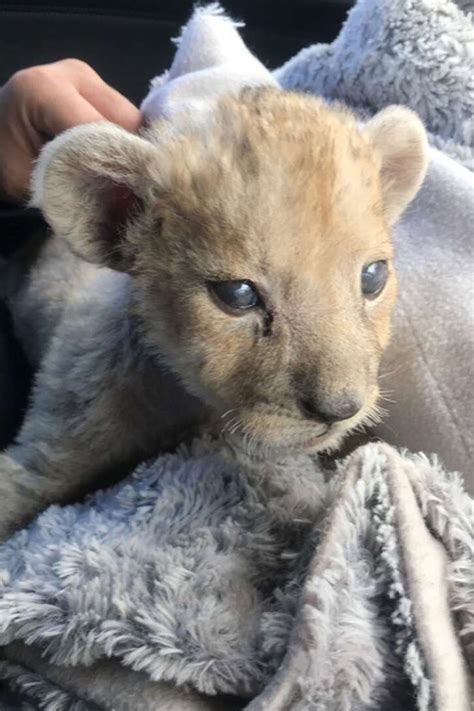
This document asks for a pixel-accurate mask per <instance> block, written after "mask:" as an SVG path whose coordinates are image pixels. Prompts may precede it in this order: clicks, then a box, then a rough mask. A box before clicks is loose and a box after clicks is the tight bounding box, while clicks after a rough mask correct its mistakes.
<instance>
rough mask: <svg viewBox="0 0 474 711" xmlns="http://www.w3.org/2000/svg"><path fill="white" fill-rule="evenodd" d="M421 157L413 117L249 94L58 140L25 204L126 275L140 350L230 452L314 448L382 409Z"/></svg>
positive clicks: (420, 135)
mask: <svg viewBox="0 0 474 711" xmlns="http://www.w3.org/2000/svg"><path fill="white" fill-rule="evenodd" d="M61 141H62V143H60V142H61ZM54 143H57V146H56V148H55V147H54ZM425 164H426V146H425V136H424V131H423V128H422V127H421V124H420V122H419V121H418V119H416V117H414V115H413V114H412V113H411V112H409V111H407V110H404V109H399V108H393V109H388V110H386V111H385V112H382V113H381V114H379V115H378V116H377V117H375V119H373V120H372V121H370V122H369V123H368V124H367V125H366V126H365V127H364V128H362V129H360V128H358V127H357V125H356V123H355V121H354V119H353V118H352V117H351V116H350V115H348V114H347V113H345V112H343V111H340V110H336V109H330V108H328V107H326V106H324V105H323V104H322V103H320V102H319V101H317V100H315V99H311V98H308V97H302V96H298V95H295V94H288V93H283V92H279V91H277V90H274V89H259V90H254V89H252V90H245V91H244V92H243V93H242V94H241V95H240V96H239V97H237V98H233V97H227V98H225V99H224V100H223V101H222V102H221V103H220V105H219V106H218V108H217V110H215V112H214V113H213V114H212V116H210V117H209V121H206V122H202V121H201V122H199V123H197V124H196V125H195V126H192V127H188V128H187V129H186V130H182V131H179V132H178V131H172V130H171V129H170V128H169V127H168V126H167V125H166V124H164V123H163V124H161V123H159V124H156V125H155V126H153V127H152V128H151V129H150V131H149V132H148V134H147V136H146V139H145V138H138V137H136V136H131V135H129V134H126V133H125V132H123V131H120V130H119V129H117V128H115V127H112V126H107V125H96V126H93V127H92V126H89V127H86V128H84V127H82V128H81V129H75V130H73V131H71V132H69V133H68V134H65V135H64V136H63V137H60V138H59V139H56V141H55V142H53V144H51V146H50V147H49V148H48V149H46V151H45V156H44V158H43V168H42V173H41V163H40V166H39V168H38V170H37V193H36V200H37V204H38V203H40V204H41V206H42V207H43V210H44V213H45V215H46V217H47V219H48V220H49V221H50V223H51V225H52V226H53V228H54V229H55V231H56V232H57V233H60V234H63V235H64V234H65V235H67V236H68V239H69V240H70V243H71V246H72V248H73V249H74V250H75V251H76V252H77V253H79V254H81V255H82V256H84V257H85V258H87V259H89V260H93V261H96V262H98V263H101V264H105V265H108V266H112V267H113V268H118V269H122V270H126V271H128V272H129V273H130V274H131V275H132V278H133V303H134V311H135V314H136V317H137V321H138V323H139V324H140V329H141V332H142V335H143V337H144V338H145V340H146V342H147V344H148V347H149V348H151V349H154V350H155V351H156V352H157V354H160V357H164V358H165V360H166V362H167V363H168V365H169V366H170V367H171V368H172V369H173V370H174V371H175V372H176V373H177V374H178V375H179V376H180V378H181V379H182V381H183V383H184V384H185V386H186V388H187V389H188V390H189V391H190V392H192V393H193V394H195V395H197V396H198V397H200V398H202V399H203V400H204V401H205V402H206V403H208V404H209V405H211V407H212V410H213V411H214V412H215V415H216V421H218V422H219V423H220V427H221V428H222V430H223V431H224V432H226V433H228V436H231V437H233V438H234V440H235V441H236V443H237V444H238V445H241V446H242V447H245V448H246V449H248V450H249V451H251V452H253V453H255V452H263V451H264V452H271V451H273V452H276V453H278V452H283V451H288V450H293V449H298V450H318V449H323V448H328V447H330V446H332V445H335V444H336V443H337V442H338V441H339V440H340V438H341V436H342V435H343V434H344V433H345V432H347V431H348V430H349V429H351V428H353V427H354V426H355V425H357V424H360V423H362V422H364V421H368V420H370V418H371V417H373V416H374V414H375V413H376V403H377V398H378V394H379V390H378V384H377V378H378V369H379V363H380V357H381V354H382V352H383V349H384V347H385V345H386V344H387V340H388V337H389V321H390V312H391V309H392V307H393V303H394V299H395V293H396V278H395V274H394V269H393V264H392V247H391V243H390V237H389V231H390V227H391V225H392V224H393V223H394V221H395V220H396V219H397V218H398V216H399V215H400V213H401V211H402V210H403V209H404V207H405V206H406V205H407V203H408V202H409V201H410V200H411V199H412V198H413V196H414V195H415V193H416V191H417V189H418V187H419V185H420V183H421V180H422V178H423V175H424V171H425ZM66 175H67V176H70V183H69V187H68V188H67V189H66V188H65V187H64V176H66ZM58 176H61V179H62V185H63V186H62V187H59V186H60V182H59V180H58ZM40 183H41V185H40V187H38V185H39V184H40ZM58 191H61V193H62V194H61V196H59V195H58ZM78 191H80V193H79V192H78ZM39 193H41V195H39ZM79 194H80V195H81V202H82V206H84V205H86V209H85V210H83V211H82V212H79V211H78V209H77V207H75V205H76V202H75V201H76V200H77V198H78V196H79ZM66 203H67V205H66Z"/></svg>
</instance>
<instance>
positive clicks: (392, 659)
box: [0, 0, 474, 711]
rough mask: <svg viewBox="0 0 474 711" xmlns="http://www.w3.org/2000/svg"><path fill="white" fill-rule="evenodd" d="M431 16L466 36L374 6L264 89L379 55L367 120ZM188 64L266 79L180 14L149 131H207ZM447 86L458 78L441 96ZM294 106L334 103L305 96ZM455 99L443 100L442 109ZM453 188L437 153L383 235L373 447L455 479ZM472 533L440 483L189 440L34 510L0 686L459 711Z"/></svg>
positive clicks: (462, 373) (464, 313) (93, 698)
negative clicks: (400, 216) (161, 118)
mask: <svg viewBox="0 0 474 711" xmlns="http://www.w3.org/2000/svg"><path fill="white" fill-rule="evenodd" d="M441 5H444V9H445V12H444V15H446V18H448V19H449V22H450V23H451V22H454V21H455V20H456V18H458V19H459V22H460V23H465V20H466V17H465V16H464V15H462V16H461V14H460V13H459V12H458V10H456V8H454V6H452V3H450V2H445V3H439V2H434V1H433V2H421V3H413V2H411V1H408V0H395V1H393V2H391V3H388V2H381V3H379V4H378V5H377V7H379V6H380V7H382V6H383V8H384V11H383V12H378V10H377V7H376V6H375V5H374V3H373V2H371V1H370V0H360V2H359V4H358V7H357V8H356V10H355V11H354V12H353V14H352V15H351V16H350V18H349V20H348V23H347V25H346V28H345V30H344V32H343V35H342V37H343V38H344V36H345V37H346V38H347V37H349V38H350V37H352V40H351V41H350V42H349V40H348V41H347V47H345V41H343V39H341V40H338V41H337V42H339V45H338V43H337V42H336V43H335V45H334V46H333V47H332V48H326V49H322V48H319V49H312V50H311V49H310V50H308V51H307V53H306V55H302V56H300V57H299V58H297V59H296V60H294V62H293V63H292V64H291V66H290V65H289V66H288V67H286V68H284V69H283V70H282V71H281V72H279V73H278V74H277V77H278V79H279V80H280V81H282V82H283V83H284V85H285V86H286V87H287V88H289V87H291V86H293V87H295V88H298V86H299V82H300V79H298V77H303V76H305V72H307V69H308V64H307V60H311V61H310V65H311V66H312V67H313V69H314V67H315V66H317V61H320V70H319V71H320V74H319V76H322V74H324V72H326V71H327V72H328V75H332V73H333V72H334V71H335V68H334V67H333V66H331V62H330V61H329V60H330V59H331V61H332V58H333V57H334V56H335V55H336V54H337V51H338V50H337V48H338V46H341V47H342V49H341V54H338V55H337V57H338V59H337V62H338V63H340V64H341V66H342V67H344V66H345V65H344V62H347V63H348V64H350V65H352V63H353V62H354V61H355V58H356V56H357V55H358V54H363V53H364V51H365V49H366V48H367V47H368V46H370V47H372V49H373V51H374V53H375V56H377V52H379V53H381V55H380V56H382V54H383V53H384V52H385V53H386V54H387V57H386V58H385V59H386V62H387V63H386V65H385V76H384V75H381V74H379V73H378V71H375V68H374V67H375V66H376V65H377V62H376V63H375V65H373V66H372V68H371V69H370V71H367V74H364V71H363V68H364V67H365V66H367V62H368V59H367V57H366V59H364V58H363V57H361V60H360V66H359V71H358V74H357V83H358V84H359V88H358V90H359V91H363V88H362V87H363V85H364V82H365V85H366V86H365V90H364V91H365V93H364V97H365V99H364V102H359V101H355V103H356V104H357V108H360V105H361V103H363V104H364V106H363V109H364V111H368V110H371V109H372V110H374V109H375V108H378V107H379V106H378V103H377V101H375V100H374V101H373V102H371V101H370V100H368V97H369V96H370V94H371V91H372V88H373V87H375V86H376V85H377V82H380V81H385V83H387V81H388V80H389V77H390V75H389V74H388V66H389V58H392V60H393V68H394V69H393V72H392V77H391V78H392V80H393V82H394V83H395V84H396V86H398V87H403V86H404V82H405V79H404V77H405V76H406V72H407V69H406V67H405V65H404V63H403V62H401V61H398V62H397V60H396V58H397V56H398V55H399V54H400V52H401V51H402V49H401V46H400V41H399V40H400V34H399V33H398V34H397V28H398V27H399V25H400V17H402V16H405V21H406V22H405V24H406V23H409V20H410V19H411V20H413V21H414V20H416V18H421V16H419V15H418V14H417V13H419V12H420V11H424V12H425V17H424V19H425V23H424V24H423V22H421V19H418V20H417V23H418V24H417V25H416V26H417V27H418V30H419V34H418V42H417V43H415V45H416V47H418V51H419V53H420V56H419V58H418V61H414V65H415V66H416V65H417V64H419V65H420V66H423V67H424V69H423V71H425V72H427V71H428V69H426V67H425V64H423V62H425V59H426V56H427V53H428V54H429V51H430V44H429V42H428V41H427V39H426V38H427V37H433V41H437V39H438V37H439V32H438V34H437V33H436V32H435V31H434V30H433V32H432V34H430V33H431V30H430V33H427V34H426V33H425V34H426V37H425V34H423V33H424V32H425V30H426V27H427V22H426V20H427V18H428V14H427V13H428V10H430V11H433V12H432V15H430V23H433V25H434V28H436V26H437V25H436V23H442V22H443V16H444V15H443V12H442V11H441ZM434 10H436V12H434ZM456 13H457V14H456ZM390 18H392V20H393V21H392V24H390V25H388V24H387V23H389V21H391V20H390ZM397 18H398V19H397ZM446 21H447V20H446ZM193 23H194V24H193ZM200 23H204V25H205V26H201V27H200V26H199V25H200ZM351 23H352V25H351ZM364 23H365V24H364ZM402 24H403V23H402ZM415 24H416V23H415ZM389 26H390V31H388V29H387V28H388V27H389ZM430 26H431V25H430ZM211 27H212V31H211ZM223 27H225V33H226V34H225V36H226V38H227V39H226V41H225V42H220V37H221V35H220V33H221V29H219V28H223ZM459 27H461V25H458V24H456V22H454V24H449V23H448V24H447V25H446V27H445V29H446V30H449V32H451V31H452V32H453V33H454V29H453V28H459ZM462 27H463V28H465V27H467V25H466V24H462ZM351 28H352V29H351ZM362 29H363V31H364V42H363V43H359V44H357V42H356V40H357V37H359V35H360V32H362ZM223 31H224V30H223ZM213 33H216V34H217V35H218V36H219V37H216V40H217V39H219V41H216V44H213V39H212V38H213V36H214V34H213ZM344 33H345V35H344ZM186 37H187V39H186ZM232 37H233V39H232ZM380 37H383V38H384V39H383V46H382V43H381V40H380ZM409 37H416V33H415V34H413V32H411V33H410V34H407V42H408V38H409ZM456 37H457V36H456ZM456 37H454V35H453V42H451V47H452V52H453V53H454V54H455V55H456V57H457V63H458V65H459V67H460V68H459V71H458V78H459V82H460V83H459V86H461V85H462V86H463V87H464V88H466V86H465V84H463V82H465V76H466V75H465V72H464V66H465V65H464V62H465V61H467V60H466V57H468V51H467V50H466V49H465V47H464V44H462V43H461V44H460V43H459V41H457V43H456V41H454V40H455V39H456ZM466 38H467V35H466ZM458 39H459V38H458ZM392 41H393V45H391V44H390V42H392ZM188 42H189V44H188ZM192 42H197V44H196V45H194V46H195V47H198V48H199V52H198V53H197V54H196V57H197V60H198V66H197V67H195V66H194V65H193V64H192V59H193V56H194V50H193V51H191V49H190V48H191V47H192ZM204 42H209V43H211V44H212V46H213V51H212V52H209V53H206V52H205V51H204V48H203V43H204ZM443 42H444V39H443ZM444 44H446V47H448V46H449V42H447V43H444ZM444 44H443V46H444ZM459 46H461V50H459ZM466 46H467V45H466ZM227 47H229V51H230V50H232V51H230V54H229V55H227V54H226V48H227ZM344 47H345V49H344ZM416 47H413V48H412V52H411V55H410V56H414V58H415V59H416V53H415V48H416ZM216 48H220V49H219V52H216V51H215V50H216ZM405 49H406V48H405ZM431 49H432V50H433V51H434V48H432V47H431ZM349 50H351V51H352V52H353V56H352V55H350V56H349ZM404 51H405V50H404ZM408 54H410V53H408ZM465 55H466V56H465ZM371 56H372V55H371ZM239 57H240V58H241V59H242V62H241V63H240V61H239ZM318 57H319V59H318ZM203 58H204V59H203ZM422 59H423V62H422ZM313 60H314V62H316V64H315V63H314V62H313ZM203 61H204V63H206V62H208V61H209V63H210V69H209V71H210V72H211V75H213V74H212V73H213V72H214V74H217V76H218V77H220V78H221V79H222V77H223V76H225V75H226V72H229V74H230V75H231V76H232V77H233V80H232V81H233V83H232V86H231V87H230V89H231V90H234V91H235V90H238V88H239V86H243V85H245V83H246V81H245V72H243V68H244V67H246V68H247V69H248V71H249V73H250V74H251V75H252V78H251V80H250V79H249V81H251V82H252V83H266V82H272V81H273V80H272V78H271V77H270V75H269V74H268V73H266V71H265V70H264V68H263V67H262V65H260V63H258V62H257V60H254V59H252V58H251V55H249V53H248V51H247V50H246V48H245V46H244V45H243V44H242V43H241V42H240V40H238V38H237V36H236V29H235V26H233V25H232V23H230V21H228V20H226V19H225V17H223V16H222V15H221V14H219V12H218V11H217V9H216V8H215V7H213V8H212V9H211V10H210V11H198V13H197V14H196V15H195V16H194V19H193V20H192V21H191V25H190V26H189V27H188V34H186V30H185V32H184V34H183V37H182V39H181V44H180V46H179V50H178V55H177V57H176V59H175V62H174V64H173V67H172V70H171V71H170V74H168V75H167V76H165V77H164V78H162V79H161V81H158V82H155V83H154V85H153V86H152V88H151V95H150V97H151V98H150V97H149V99H148V101H147V102H145V104H144V111H145V113H146V114H148V116H149V117H152V116H154V115H156V114H154V113H153V112H154V111H158V112H161V113H164V114H167V115H168V116H170V117H172V120H173V121H176V122H179V121H181V120H188V118H189V116H190V113H195V112H197V113H198V114H199V115H202V117H203V118H205V115H206V111H208V110H209V106H212V102H213V101H214V99H215V98H216V94H215V86H216V85H215V84H214V83H207V82H206V81H204V82H203V81H202V79H203V75H202V74H199V72H197V74H198V77H197V78H198V79H199V82H198V83H197V84H196V85H193V84H191V83H190V82H189V81H188V79H189V77H188V79H186V80H184V79H183V80H182V81H179V80H178V79H179V77H178V75H179V74H180V72H184V73H185V74H186V73H188V72H191V71H192V70H193V69H198V70H199V71H204V66H203V63H202V62H203ZM229 63H230V64H231V66H232V67H234V68H235V71H233V70H232V71H231V70H230V69H229ZM454 64H456V63H455V62H454V63H453V65H454ZM448 65H450V63H449V62H448V63H447V69H448V68H449V67H448ZM426 66H428V67H429V66H430V65H426ZM290 69H291V71H290ZM346 71H349V70H348V69H347V67H346V68H345V69H344V71H343V72H342V75H344V76H347V74H346ZM413 71H414V70H413ZM285 72H286V73H285ZM414 75H416V72H415V71H414ZM317 76H318V72H317V71H316V72H315V74H314V77H317ZM410 76H411V75H410ZM204 78H205V77H204ZM455 79H456V72H454V74H453V75H452V76H451V77H450V80H449V81H448V82H447V87H449V89H450V91H451V90H452V89H453V87H452V85H453V82H454V81H455ZM168 81H173V82H175V83H170V84H168ZM371 81H373V87H372V85H371V84H370V82H371ZM410 81H412V79H410ZM438 83H439V82H438ZM349 84H350V82H349ZM224 85H225V84H224V82H222V83H221V84H220V86H221V88H222V89H223V88H224ZM197 87H199V90H198V92H196V91H195V88H197ZM300 88H301V87H300ZM305 88H306V89H310V90H314V91H315V93H320V92H321V91H323V93H325V94H326V95H327V97H328V98H334V95H335V93H334V95H331V91H325V90H323V89H322V88H321V87H320V86H319V85H318V82H317V80H316V78H315V79H314V86H313V88H312V89H311V87H308V86H306V87H305ZM439 90H440V92H442V85H440V87H439ZM374 91H375V89H374ZM380 91H381V89H380ZM206 92H207V93H206ZM466 96H468V95H467V94H463V97H462V102H464V100H465V98H466ZM205 97H206V100H204V98H205ZM455 97H456V91H454V90H452V93H451V94H450V103H451V104H454V101H455ZM339 98H344V97H343V96H339ZM389 100H390V101H393V100H398V101H400V100H402V97H401V95H400V96H399V97H398V99H396V98H391V99H389ZM347 101H348V102H350V101H351V99H350V97H349V96H348V97H347ZM382 103H383V102H382ZM452 108H453V116H454V115H456V116H457V115H459V116H463V115H464V114H463V112H462V110H461V108H460V109H459V112H457V107H454V106H452ZM200 112H201V113H200ZM193 118H194V119H195V116H194V117H193ZM425 120H426V117H425ZM459 120H461V119H459ZM462 120H463V121H464V119H462ZM455 123H456V122H455ZM446 125H447V128H446V130H447V132H448V133H449V132H450V131H451V130H452V126H451V124H450V123H449V121H448V122H447V124H446ZM456 126H457V123H456ZM450 135H451V134H450ZM452 135H453V136H454V134H452ZM448 138H449V137H448ZM442 140H443V141H445V140H447V139H446V136H445V135H443V138H442ZM456 141H457V142H458V143H459V135H458V134H456ZM447 144H449V140H448V141H447ZM448 147H449V146H448ZM465 147H467V143H466V144H465ZM471 190H472V176H471V174H470V173H469V171H468V170H467V169H466V168H465V167H461V166H459V165H457V164H456V163H455V162H454V161H452V160H451V159H450V158H447V157H445V156H443V155H441V154H440V153H438V152H437V151H436V150H433V153H432V158H431V165H430V170H429V174H428V178H427V181H426V183H425V186H424V188H423V190H422V192H421V194H420V196H419V198H418V199H417V201H416V202H415V203H414V205H413V208H412V209H411V210H410V211H409V213H408V214H407V215H406V217H405V218H404V220H403V222H402V223H401V224H400V225H399V227H398V228H397V234H396V239H397V244H398V250H397V252H398V256H397V259H398V260H399V272H400V278H401V282H402V286H401V301H400V306H399V310H398V312H397V314H396V321H395V329H394V338H393V345H392V349H391V353H389V357H392V358H394V360H395V366H394V369H393V370H394V372H393V375H392V376H391V377H392V379H393V383H394V385H393V387H394V388H395V390H396V392H395V397H396V399H397V404H396V405H395V406H394V407H393V408H392V418H391V419H390V420H389V423H388V424H389V427H391V428H392V429H393V430H394V433H392V434H390V432H391V430H389V431H388V432H389V436H391V437H393V438H394V439H395V440H396V441H397V442H399V443H401V444H409V445H410V446H412V447H415V448H418V445H417V443H420V442H422V443H423V444H422V446H423V447H426V449H427V450H428V451H433V450H434V451H438V452H440V454H441V455H442V458H443V459H444V460H445V461H448V462H449V464H450V466H455V467H459V468H461V469H464V471H465V473H468V472H469V469H468V468H467V465H469V464H470V461H469V451H470V450H469V447H470V446H471V444H470V442H472V440H471V439H470V437H471V436H472V432H470V431H469V417H470V411H469V406H470V405H469V403H470V398H469V386H470V384H469V382H468V381H469V366H470V361H469V356H470V352H471V351H470V348H471V346H472V341H471V342H470V341H469V338H470V335H469V334H470V332H469V331H468V328H470V326H469V319H470V318H471V317H472V313H471V309H470V302H469V298H470V297H469V289H470V288H472V284H470V282H469V278H470V276H471V277H472V271H471V272H469V269H472V265H471V266H469V265H468V263H467V259H468V257H467V256H466V255H467V253H468V251H467V247H468V243H467V240H468V232H469V230H468V229H466V225H469V223H468V222H466V220H468V219H469V215H470V214H471V213H470V212H469V211H470V210H471V209H472V201H471V200H470V195H471V192H470V191H471ZM441 330H442V335H441V334H440V331H441ZM454 349H456V352H455V354H453V350H454ZM398 353H401V354H403V358H401V357H399V356H398V355H397V354H398ZM405 358H406V360H405ZM390 387H392V386H390ZM471 415H472V411H471ZM397 420H398V422H397ZM453 461H454V462H455V464H452V463H451V462H453ZM473 526H474V506H473V502H472V500H471V499H470V498H469V496H468V495H467V494H465V493H464V491H463V488H462V483H461V479H460V477H459V476H458V475H456V474H446V473H445V471H444V469H443V468H442V466H441V465H440V464H438V462H437V461H436V460H434V459H433V460H429V459H428V458H426V457H424V456H418V457H413V456H412V455H408V454H403V453H399V452H397V451H396V450H395V449H392V448H391V447H389V446H388V445H386V444H378V445H375V444H371V445H367V446H366V447H363V448H360V449H359V450H357V451H356V452H355V453H354V454H353V455H351V457H350V458H349V459H348V460H346V461H345V462H343V463H341V464H340V466H339V470H338V472H337V473H336V474H334V475H332V474H331V473H330V472H327V471H325V470H324V469H323V468H322V466H321V464H320V462H319V461H318V460H317V459H313V458H310V457H303V456H302V457H295V458H293V459H291V460H288V461H282V462H279V463H278V464H271V463H270V462H267V463H265V464H260V465H258V466H257V465H255V464H253V465H250V464H249V465H248V467H243V466H237V464H236V463H235V461H234V460H233V459H232V457H229V453H228V452H226V451H225V450H222V449H220V447H219V445H217V444H216V443H212V442H207V441H202V442H196V443H194V445H193V446H192V447H191V448H182V449H181V450H180V451H179V452H177V453H176V454H170V455H166V456H163V457H161V458H159V459H158V460H156V461H155V462H153V463H149V464H148V465H143V466H142V467H140V468H139V469H138V470H137V472H135V474H134V475H133V476H132V477H130V478H129V479H128V480H127V481H125V482H124V483H123V484H121V485H120V486H118V487H115V488H114V489H112V490H110V491H108V492H101V493H99V494H97V495H95V496H93V497H92V498H91V499H89V500H88V501H87V502H86V503H85V504H82V505H76V506H69V507H66V508H60V507H51V508H50V509H49V510H48V511H46V512H45V513H44V514H42V515H41V516H40V517H39V518H38V520H37V521H36V522H35V523H34V524H32V525H31V526H30V527H29V529H27V530H25V531H21V532H19V533H18V534H17V535H15V536H14V537H13V538H12V539H11V540H10V541H9V542H7V543H6V544H5V545H4V546H2V547H1V548H0V645H2V653H3V654H2V656H3V660H2V661H0V676H1V678H3V679H5V680H9V682H10V683H11V685H12V686H13V687H15V688H16V689H17V690H21V691H23V692H24V693H26V694H27V696H28V697H29V698H30V699H31V701H32V702H36V703H39V705H40V707H41V708H44V709H47V711H61V710H62V709H64V711H65V710H66V709H68V710H69V709H73V710H75V711H86V710H87V709H89V710H93V709H104V710H105V709H109V710H110V711H111V710H112V709H116V710H117V711H126V710H127V709H130V710H131V709H133V711H141V710H142V709H143V710H145V709H146V710H147V711H148V710H150V711H153V709H157V710H159V711H204V709H208V710H209V711H210V709H228V710H230V709H232V708H242V707H245V708H248V709H250V710H251V711H257V710H258V711H263V710H264V709H265V710H266V711H268V710H271V711H307V710H308V711H310V710H314V711H369V710H370V709H374V710H375V709H378V710H380V709H384V711H385V709H390V711H402V710H403V711H408V709H416V710H417V711H468V709H469V698H470V690H469V683H470V682H469V678H470V675H471V674H472V671H473V669H474V566H473V559H474V532H473ZM183 685H186V690H185V691H183ZM223 694H231V697H232V698H231V699H229V698H228V697H227V698H224V696H223ZM237 698H240V699H241V701H240V702H239V701H238V700H237ZM25 703H26V702H25Z"/></svg>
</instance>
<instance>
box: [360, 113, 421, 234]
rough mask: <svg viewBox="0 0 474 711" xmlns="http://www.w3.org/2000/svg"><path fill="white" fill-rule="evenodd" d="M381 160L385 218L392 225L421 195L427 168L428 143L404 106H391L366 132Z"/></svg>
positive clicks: (377, 117) (418, 124) (377, 116)
mask: <svg viewBox="0 0 474 711" xmlns="http://www.w3.org/2000/svg"><path fill="white" fill-rule="evenodd" d="M364 132H365V135H366V136H367V137H368V139H369V140H370V142H371V143H372V145H373V146H374V147H375V149H376V151H377V153H378V154H379V157H380V159H381V168H380V177H381V181H382V192H383V196H384V207H385V215H386V218H387V222H388V224H389V225H393V224H394V223H395V222H396V221H397V220H398V218H399V217H400V215H401V214H402V212H403V211H404V209H405V208H406V207H407V205H408V204H409V203H410V202H411V200H413V198H414V197H415V195H416V193H417V192H418V190H419V188H420V186H421V184H422V182H423V179H424V177H425V174H426V168H427V165H428V141H427V137H426V131H425V128H424V126H423V124H422V122H421V121H420V119H419V118H418V116H417V115H416V114H415V113H414V112H413V111H411V110H410V109H407V108H405V107H403V106H389V107H387V108H386V109H383V111H380V113H378V114H376V116H374V118H373V119H371V120H370V121H369V122H368V123H367V124H366V126H365V128H364Z"/></svg>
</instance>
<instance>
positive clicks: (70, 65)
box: [59, 57, 93, 74]
mask: <svg viewBox="0 0 474 711" xmlns="http://www.w3.org/2000/svg"><path fill="white" fill-rule="evenodd" d="M59 64H62V65H63V67H64V68H65V69H68V70H70V71H73V72H81V73H83V74H84V73H85V72H91V71H93V69H92V67H90V66H89V64H87V62H84V61H83V60H82V59H77V58H75V57H67V59H62V60H61V61H60V62H59Z"/></svg>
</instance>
